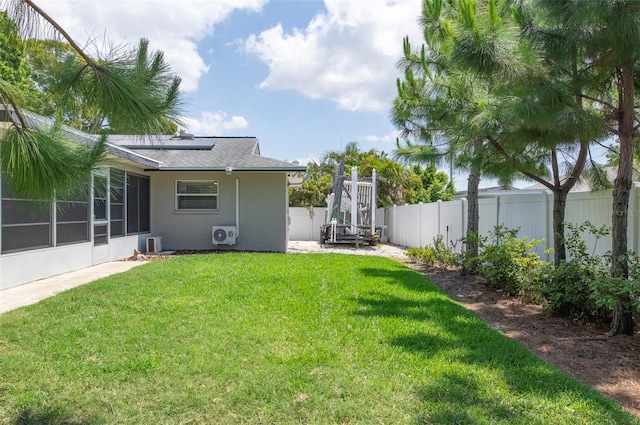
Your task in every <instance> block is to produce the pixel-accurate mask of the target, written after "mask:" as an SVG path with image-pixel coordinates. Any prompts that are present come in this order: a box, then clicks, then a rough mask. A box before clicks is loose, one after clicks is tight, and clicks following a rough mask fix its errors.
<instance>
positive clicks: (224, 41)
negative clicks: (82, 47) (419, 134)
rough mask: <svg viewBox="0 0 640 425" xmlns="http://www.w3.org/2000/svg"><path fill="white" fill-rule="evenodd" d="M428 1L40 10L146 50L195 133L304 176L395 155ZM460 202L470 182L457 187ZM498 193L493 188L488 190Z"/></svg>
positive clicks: (217, 2)
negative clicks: (344, 161) (396, 114)
mask: <svg viewBox="0 0 640 425" xmlns="http://www.w3.org/2000/svg"><path fill="white" fill-rule="evenodd" d="M421 3H422V2H421V0H324V1H316V0H41V1H39V2H38V4H39V5H40V6H41V7H42V8H43V9H44V10H45V11H46V12H48V13H49V14H51V16H53V18H54V19H56V20H57V21H58V22H59V23H61V24H62V25H63V27H64V28H66V29H67V30H68V31H69V32H70V33H71V35H72V36H73V37H74V38H75V39H76V41H78V42H80V43H81V44H83V43H87V40H89V39H94V40H97V42H98V43H97V44H98V45H101V44H103V43H102V42H103V41H104V40H105V39H107V40H109V41H110V42H111V43H115V44H116V45H118V44H123V43H129V44H137V42H138V40H139V39H140V38H141V37H145V38H148V39H149V40H150V44H151V47H152V48H155V49H159V50H162V51H163V52H165V55H166V57H167V59H168V60H169V62H170V63H171V64H172V67H173V69H174V71H175V72H176V73H177V74H178V75H180V76H181V77H182V79H183V84H182V89H183V91H184V95H185V100H186V105H185V109H184V112H185V119H184V120H185V122H186V123H187V124H188V128H187V131H188V132H190V133H193V134H195V135H202V136H255V137H258V138H259V139H260V148H261V153H262V155H264V156H268V157H272V158H276V159H281V160H288V161H298V162H300V163H301V164H306V163H307V162H308V161H309V160H313V159H317V158H319V157H321V156H322V154H323V153H324V152H326V151H328V150H340V149H341V148H342V147H343V146H344V145H345V144H346V143H348V142H350V141H356V142H358V144H359V146H360V148H361V149H367V150H368V149H372V148H373V149H376V150H378V151H385V152H391V151H393V149H394V148H395V139H396V136H397V131H396V129H395V128H394V127H393V126H392V125H391V124H390V122H389V118H388V116H389V109H390V107H391V102H392V100H393V98H394V96H395V83H396V78H397V77H398V76H399V75H400V74H399V71H398V70H397V69H396V67H395V64H396V62H397V60H398V59H399V58H400V56H401V55H402V39H403V37H405V36H407V35H408V36H409V37H410V39H411V40H412V41H413V43H414V44H418V43H419V42H420V40H421V32H420V29H419V26H418V23H417V19H418V16H419V14H420V7H421ZM455 183H456V187H457V188H458V190H461V189H464V188H465V187H466V176H465V175H464V174H461V175H458V176H456V177H455ZM493 183H494V182H484V184H483V185H482V186H486V185H491V184H493Z"/></svg>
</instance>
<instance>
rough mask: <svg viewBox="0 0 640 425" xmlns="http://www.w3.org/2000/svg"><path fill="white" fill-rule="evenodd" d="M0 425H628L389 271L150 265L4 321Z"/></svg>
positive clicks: (602, 402) (221, 262)
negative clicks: (121, 424) (178, 424)
mask: <svg viewBox="0 0 640 425" xmlns="http://www.w3.org/2000/svg"><path fill="white" fill-rule="evenodd" d="M0 423H1V424H43V423H47V424H74V425H80V424H105V423H109V424H110V423H123V424H134V423H135V424H177V423H185V424H187V423H188V424H347V423H348V424H403V423H407V424H638V423H639V422H638V421H637V420H635V419H634V418H633V417H632V416H630V415H628V414H627V413H625V412H624V411H623V410H622V409H621V408H620V407H619V405H617V404H616V403H614V402H613V401H611V400H609V399H606V398H604V397H603V396H601V395H600V394H599V393H597V392H595V391H593V390H591V389H590V388H588V387H587V386H585V385H582V384H580V383H578V382H576V381H574V380H572V379H571V378H569V377H568V376H567V375H565V374H564V373H562V372H560V371H558V370H557V369H555V368H553V367H552V366H550V365H548V364H546V363H544V362H542V361H540V360H539V359H538V358H537V357H535V356H534V355H532V354H530V353H529V352H528V351H526V350H525V349H524V348H523V347H522V346H520V345H519V344H518V343H517V342H515V341H512V340H510V339H508V338H505V337H503V336H502V335H500V334H499V333H497V332H496V331H494V330H492V329H491V328H489V327H488V326H487V325H486V324H484V322H482V321H481V320H480V319H478V318H477V317H476V316H475V315H473V314H472V313H470V312H468V311H466V310H465V309H464V308H463V307H461V306H460V305H459V304H457V303H456V302H454V301H452V300H451V299H450V298H448V297H447V296H446V295H445V294H443V293H442V292H441V291H439V290H438V289H437V288H436V287H435V286H433V285H432V284H431V283H429V282H428V281H427V280H425V278H424V277H423V276H422V275H420V274H418V273H415V272H414V271H411V270H410V269H408V268H406V267H405V266H403V265H401V264H399V263H396V262H394V261H391V260H387V259H382V258H374V257H364V256H362V257H361V256H341V255H328V254H316V255H313V254H310V255H283V254H225V255H198V256H189V257H180V258H176V259H171V260H163V261H156V262H152V263H150V264H147V265H143V266H140V267H137V268H135V269H133V270H131V271H129V272H127V273H123V274H120V275H115V276H111V277H109V278H106V279H102V280H99V281H96V282H94V283H91V284H88V285H85V286H82V287H79V288H76V289H73V290H70V291H67V292H64V293H62V294H59V295H57V296H55V297H53V298H50V299H47V300H45V301H43V302H40V303H38V304H36V305H33V306H29V307H26V308H22V309H19V310H15V311H12V312H9V313H5V314H3V315H1V316H0Z"/></svg>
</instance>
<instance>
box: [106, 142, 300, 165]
mask: <svg viewBox="0 0 640 425" xmlns="http://www.w3.org/2000/svg"><path fill="white" fill-rule="evenodd" d="M109 141H110V142H112V143H115V144H117V145H119V146H123V147H126V148H128V149H130V150H132V151H133V152H136V153H137V154H139V155H142V156H144V157H147V158H152V159H154V160H156V161H158V162H159V163H160V165H159V167H158V169H159V170H161V171H178V170H180V171H184V170H190V171H191V170H192V171H197V170H202V171H224V170H226V169H228V168H229V167H230V168H232V169H233V170H235V171H292V172H293V171H305V170H306V167H304V166H300V165H295V164H291V163H289V162H285V161H280V160H277V159H272V158H267V157H264V156H261V155H260V147H259V144H258V139H257V138H255V137H183V138H181V137H171V136H146V137H140V136H109ZM211 145H212V147H211V148H208V146H211Z"/></svg>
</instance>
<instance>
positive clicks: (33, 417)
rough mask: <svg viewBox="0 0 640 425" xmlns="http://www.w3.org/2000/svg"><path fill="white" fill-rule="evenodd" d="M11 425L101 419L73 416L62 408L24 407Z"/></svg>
mask: <svg viewBox="0 0 640 425" xmlns="http://www.w3.org/2000/svg"><path fill="white" fill-rule="evenodd" d="M12 423H13V425H97V424H101V423H103V421H100V420H98V419H97V418H91V417H89V418H77V417H73V415H72V414H70V413H69V412H68V411H67V410H65V409H62V408H55V407H49V408H39V409H33V408H28V407H27V408H24V409H22V410H20V411H19V412H18V413H17V414H16V416H15V419H14V420H13V422H12Z"/></svg>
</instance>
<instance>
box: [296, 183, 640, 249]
mask: <svg viewBox="0 0 640 425" xmlns="http://www.w3.org/2000/svg"><path fill="white" fill-rule="evenodd" d="M611 203H612V198H611V191H610V190H607V191H600V192H579V193H570V194H569V196H568V199H567V208H566V215H565V220H566V221H567V222H569V223H583V222H585V221H590V222H591V223H593V224H594V225H596V226H598V227H599V226H602V225H607V226H611ZM552 207H553V195H552V194H550V193H525V194H508V195H506V194H505V195H496V196H491V197H485V198H482V199H480V200H479V214H480V229H479V230H480V234H481V235H487V234H488V233H489V232H490V231H491V230H493V228H494V227H495V226H497V225H504V226H505V227H507V228H509V229H519V233H518V235H519V236H521V237H524V236H526V237H528V238H529V239H544V240H545V243H544V244H542V245H541V246H540V247H539V248H538V254H540V255H541V256H542V257H543V258H545V257H544V256H543V252H544V251H545V250H546V249H547V248H551V247H553V227H552V220H553V215H552ZM289 213H290V217H291V225H290V233H289V239H290V240H319V238H320V226H322V224H324V217H325V208H313V209H306V208H290V209H289ZM376 224H378V225H384V226H386V227H385V231H384V234H385V235H386V236H387V237H388V238H389V242H391V243H394V244H397V245H401V246H406V247H419V246H425V245H429V244H432V243H433V240H434V238H436V237H438V236H439V235H441V236H442V237H443V238H444V240H445V241H447V242H448V243H450V244H453V245H455V246H456V247H457V248H460V246H461V245H460V242H459V240H460V238H461V237H462V236H464V232H465V231H466V227H467V201H466V200H465V199H462V200H458V201H451V202H434V203H430V204H417V205H403V206H394V207H390V208H386V209H378V210H377V212H376ZM639 233H640V185H639V184H638V183H636V184H634V186H633V187H632V189H631V197H630V200H629V230H628V239H629V248H630V249H632V250H634V251H635V252H640V234H639ZM585 237H586V235H585ZM587 242H588V246H589V249H590V252H593V253H595V254H603V253H604V252H606V251H608V250H609V249H611V237H610V236H608V237H605V238H601V239H600V240H599V241H598V242H597V243H596V239H595V238H594V237H589V238H588V240H587ZM547 259H549V258H547Z"/></svg>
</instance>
